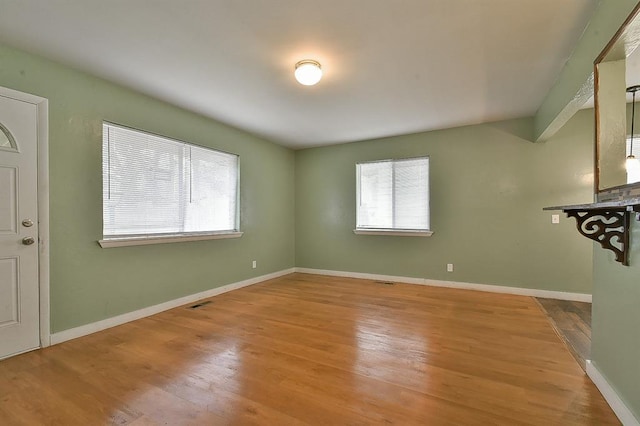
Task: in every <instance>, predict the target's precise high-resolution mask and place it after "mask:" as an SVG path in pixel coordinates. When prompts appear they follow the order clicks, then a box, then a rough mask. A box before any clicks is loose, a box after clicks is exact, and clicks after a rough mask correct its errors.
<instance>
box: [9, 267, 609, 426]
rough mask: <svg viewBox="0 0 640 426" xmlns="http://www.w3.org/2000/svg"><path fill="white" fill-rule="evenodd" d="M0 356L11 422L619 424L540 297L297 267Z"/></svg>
mask: <svg viewBox="0 0 640 426" xmlns="http://www.w3.org/2000/svg"><path fill="white" fill-rule="evenodd" d="M210 300H211V303H209V304H205V305H203V306H201V307H200V308H197V309H188V308H187V307H181V308H176V309H173V310H170V311H167V312H164V313H161V314H158V315H155V316H152V317H149V318H145V319H142V320H138V321H135V322H132V323H128V324H125V325H122V326H119V327H115V328H112V329H109V330H105V331H103V332H100V333H96V334H93V335H90V336H86V337H84V338H80V339H76V340H73V341H69V342H66V343H63V344H59V345H56V346H53V347H50V348H47V349H44V350H39V351H35V352H31V353H28V354H24V355H20V356H17V357H13V358H10V359H7V360H4V361H1V362H0V423H2V424H3V425H21V424H24V425H37V424H58V425H96V424H120V425H124V424H130V425H183V424H194V425H252V424H255V425H304V424H312V425H319V424H322V425H343V424H345V425H346V424H348V425H365V424H373V425H378V424H398V425H545V426H549V425H563V426H564V425H614V424H619V422H618V421H617V419H616V417H615V415H614V414H613V412H612V411H611V409H610V408H609V407H608V405H607V404H606V402H605V401H604V399H603V398H602V396H601V395H600V393H599V392H598V390H597V389H596V388H595V386H594V385H593V384H592V383H591V381H590V380H589V379H588V378H587V377H586V375H585V374H584V373H583V371H582V370H581V369H580V367H579V366H578V364H577V363H576V362H575V361H574V359H573V358H572V356H571V354H570V353H569V351H568V350H567V348H566V347H565V345H564V344H563V343H562V341H561V340H560V339H559V338H558V336H557V335H556V334H555V332H554V330H553V328H552V327H551V325H550V324H549V322H548V320H547V318H546V317H545V315H544V314H543V312H542V311H541V310H540V308H539V306H538V305H537V303H536V301H535V299H533V298H531V297H522V296H513V295H502V294H492V293H483V292H476V291H467V290H456V289H447V288H436V287H425V286H417V285H405V284H395V285H384V284H376V283H375V282H373V281H367V280H356V279H344V278H334V277H322V276H316V275H308V274H292V275H288V276H285V277H281V278H278V279H275V280H271V281H268V282H265V283H262V284H257V285H254V286H251V287H247V288H244V289H241V290H236V291H233V292H230V293H225V294H222V295H219V296H216V297H214V298H212V299H210Z"/></svg>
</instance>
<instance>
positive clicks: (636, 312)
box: [591, 220, 640, 419]
mask: <svg viewBox="0 0 640 426" xmlns="http://www.w3.org/2000/svg"><path fill="white" fill-rule="evenodd" d="M632 222H633V223H632V234H631V256H630V259H629V263H630V266H622V265H621V264H619V263H617V262H615V261H614V255H613V253H611V252H610V251H608V250H604V249H602V248H600V246H599V245H597V244H596V245H594V265H593V280H594V288H593V318H592V331H591V337H592V344H591V360H592V362H593V364H594V365H595V366H596V367H597V368H598V370H599V371H600V372H601V373H602V374H603V375H604V376H605V377H606V379H607V381H608V382H609V383H610V384H611V385H612V386H613V388H614V389H615V390H616V392H617V393H618V395H619V396H620V397H621V398H622V400H623V401H624V402H625V404H626V405H627V407H628V408H629V409H630V410H631V411H632V412H633V413H634V415H635V417H636V418H637V419H640V224H639V223H638V222H637V221H635V220H632Z"/></svg>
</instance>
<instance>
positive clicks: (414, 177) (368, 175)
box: [356, 157, 429, 231]
mask: <svg viewBox="0 0 640 426" xmlns="http://www.w3.org/2000/svg"><path fill="white" fill-rule="evenodd" d="M356 175H357V178H356V180H357V198H358V200H357V224H356V228H357V229H389V230H419V231H422V230H425V231H426V230H429V158H428V157H420V158H410V159H403V160H385V161H375V162H369V163H360V164H357V165H356Z"/></svg>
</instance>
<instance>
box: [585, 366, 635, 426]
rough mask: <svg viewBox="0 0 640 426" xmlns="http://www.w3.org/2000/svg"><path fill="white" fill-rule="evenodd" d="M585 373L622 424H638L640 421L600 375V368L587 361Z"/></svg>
mask: <svg viewBox="0 0 640 426" xmlns="http://www.w3.org/2000/svg"><path fill="white" fill-rule="evenodd" d="M587 375H588V376H589V378H590V379H591V381H592V382H593V383H594V384H595V385H596V387H597V388H598V390H599V391H600V393H601V394H602V396H603V397H604V399H605V400H607V402H608V403H609V406H611V409H612V410H613V412H614V413H616V416H618V419H619V420H620V421H621V422H622V424H623V425H624V426H640V421H638V419H637V418H636V417H635V416H634V415H633V413H632V412H631V410H629V408H628V407H627V405H626V404H625V403H624V401H622V399H621V398H620V397H619V396H618V393H617V392H616V391H615V389H613V387H612V386H611V385H610V384H609V382H608V381H607V379H606V378H605V377H604V376H603V375H602V373H601V372H600V370H598V368H597V367H596V366H595V364H593V362H591V361H587Z"/></svg>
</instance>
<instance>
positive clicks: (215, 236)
mask: <svg viewBox="0 0 640 426" xmlns="http://www.w3.org/2000/svg"><path fill="white" fill-rule="evenodd" d="M242 234H244V232H234V231H231V232H215V233H210V234H185V235H159V236H146V237H114V238H105V239H103V240H98V244H100V247H102V248H111V247H127V246H145V245H149V244H167V243H182V242H187V241H202V240H221V239H225V238H240V237H242Z"/></svg>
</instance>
